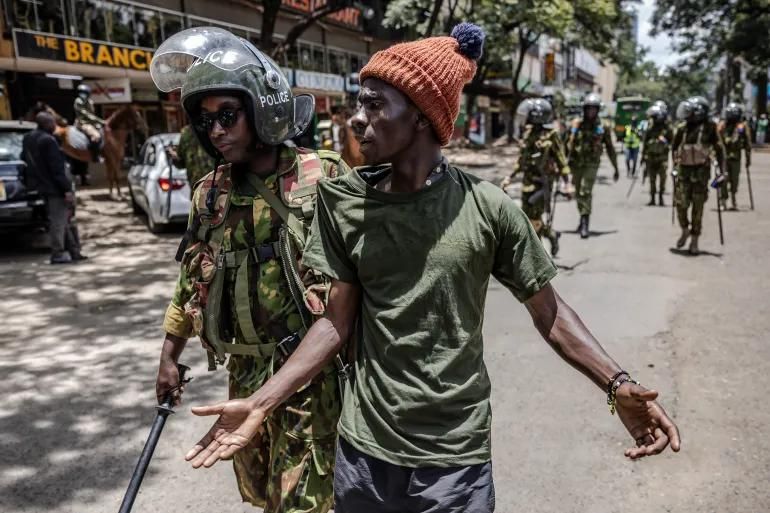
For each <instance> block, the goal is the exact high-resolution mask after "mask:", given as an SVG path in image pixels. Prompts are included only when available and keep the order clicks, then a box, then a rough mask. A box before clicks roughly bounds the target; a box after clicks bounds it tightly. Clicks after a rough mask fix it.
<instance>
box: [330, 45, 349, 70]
mask: <svg viewBox="0 0 770 513" xmlns="http://www.w3.org/2000/svg"><path fill="white" fill-rule="evenodd" d="M328 56H329V73H333V74H335V75H345V74H346V73H347V72H348V68H349V67H350V65H349V64H348V54H347V53H345V52H340V51H337V50H329V53H328Z"/></svg>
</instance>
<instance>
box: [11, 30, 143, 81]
mask: <svg viewBox="0 0 770 513" xmlns="http://www.w3.org/2000/svg"><path fill="white" fill-rule="evenodd" d="M13 39H14V44H15V46H16V55H17V56H18V57H30V58H33V59H49V60H56V61H65V62H72V63H77V64H93V65H96V66H108V67H111V68H126V69H134V70H137V71H147V70H149V68H150V61H151V60H152V51H151V50H148V49H146V48H137V47H134V46H125V45H116V44H112V43H107V42H103V41H92V40H88V39H80V38H75V37H67V36H60V35H57V34H47V33H43V32H35V31H31V30H20V29H14V31H13Z"/></svg>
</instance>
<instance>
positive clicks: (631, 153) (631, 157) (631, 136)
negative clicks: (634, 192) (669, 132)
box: [623, 116, 642, 177]
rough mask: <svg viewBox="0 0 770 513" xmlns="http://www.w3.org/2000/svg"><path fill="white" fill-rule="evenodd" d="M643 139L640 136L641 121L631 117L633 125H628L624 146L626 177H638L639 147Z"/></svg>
mask: <svg viewBox="0 0 770 513" xmlns="http://www.w3.org/2000/svg"><path fill="white" fill-rule="evenodd" d="M641 141H642V138H641V136H640V134H639V120H638V118H637V117H636V116H631V124H629V125H626V136H625V138H624V139H623V146H625V148H626V176H627V177H633V176H636V161H637V160H638V159H639V146H640V145H641Z"/></svg>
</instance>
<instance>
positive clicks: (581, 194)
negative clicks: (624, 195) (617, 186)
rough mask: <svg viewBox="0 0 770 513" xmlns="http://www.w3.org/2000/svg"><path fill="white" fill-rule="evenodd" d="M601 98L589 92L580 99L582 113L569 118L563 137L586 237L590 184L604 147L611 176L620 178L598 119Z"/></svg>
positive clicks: (605, 130)
mask: <svg viewBox="0 0 770 513" xmlns="http://www.w3.org/2000/svg"><path fill="white" fill-rule="evenodd" d="M601 106H602V101H601V98H599V95H598V94H595V93H591V94H589V95H587V96H586V97H585V99H583V117H582V118H578V119H575V120H573V121H572V127H571V128H570V134H569V138H568V139H567V156H568V159H569V166H570V169H572V176H573V184H574V186H575V194H576V196H577V206H578V212H580V225H579V226H578V231H579V232H580V237H581V238H583V239H585V238H587V237H588V234H589V231H588V226H589V219H590V216H591V203H592V201H593V188H594V182H595V181H596V174H597V173H598V171H599V163H600V161H601V157H602V151H603V150H605V149H606V150H607V155H608V156H609V158H610V163H611V164H612V167H613V168H614V169H615V173H614V175H613V177H612V178H613V180H615V181H616V182H617V181H618V179H619V178H620V173H619V171H618V161H617V156H616V154H615V147H614V146H613V145H612V138H611V137H610V134H611V132H612V129H611V127H610V126H609V124H607V123H604V122H602V121H601V120H600V119H599V110H600V109H601Z"/></svg>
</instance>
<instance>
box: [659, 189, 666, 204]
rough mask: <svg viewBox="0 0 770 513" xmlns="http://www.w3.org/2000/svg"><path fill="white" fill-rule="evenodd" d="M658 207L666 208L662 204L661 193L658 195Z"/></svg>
mask: <svg viewBox="0 0 770 513" xmlns="http://www.w3.org/2000/svg"><path fill="white" fill-rule="evenodd" d="M658 205H659V206H661V207H665V206H666V204H665V203H663V193H662V192H661V193H660V194H658Z"/></svg>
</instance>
